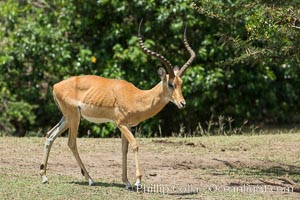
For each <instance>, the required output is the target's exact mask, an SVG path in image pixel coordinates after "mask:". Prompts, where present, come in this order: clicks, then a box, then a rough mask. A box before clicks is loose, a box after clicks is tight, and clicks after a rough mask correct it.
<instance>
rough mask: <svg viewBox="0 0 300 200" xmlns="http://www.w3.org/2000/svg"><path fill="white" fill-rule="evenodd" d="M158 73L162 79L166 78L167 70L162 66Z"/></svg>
mask: <svg viewBox="0 0 300 200" xmlns="http://www.w3.org/2000/svg"><path fill="white" fill-rule="evenodd" d="M157 73H158V76H159V77H160V79H161V80H162V81H163V80H165V79H166V70H165V69H164V68H162V67H160V68H159V69H158V71H157Z"/></svg>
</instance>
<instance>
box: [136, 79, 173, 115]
mask: <svg viewBox="0 0 300 200" xmlns="http://www.w3.org/2000/svg"><path fill="white" fill-rule="evenodd" d="M169 101H170V100H169V99H168V98H167V91H164V87H163V82H160V83H158V84H157V85H156V86H155V87H153V88H152V89H150V90H143V91H142V92H141V93H140V94H139V96H138V98H137V108H138V112H140V113H141V114H142V116H143V118H144V119H147V118H150V117H153V116H154V115H156V114H157V113H158V112H159V111H161V110H162V109H163V107H165V105H166V104H167V103H168V102H169Z"/></svg>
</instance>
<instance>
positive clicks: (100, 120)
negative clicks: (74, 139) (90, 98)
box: [82, 115, 113, 124]
mask: <svg viewBox="0 0 300 200" xmlns="http://www.w3.org/2000/svg"><path fill="white" fill-rule="evenodd" d="M82 117H83V118H84V119H86V120H88V121H90V122H94V123H97V124H100V123H107V122H113V121H112V120H110V119H106V118H96V117H88V116H84V115H82Z"/></svg>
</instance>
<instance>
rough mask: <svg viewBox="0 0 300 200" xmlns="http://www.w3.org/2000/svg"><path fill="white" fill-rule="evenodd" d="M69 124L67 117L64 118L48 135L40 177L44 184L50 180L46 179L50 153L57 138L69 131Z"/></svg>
mask: <svg viewBox="0 0 300 200" xmlns="http://www.w3.org/2000/svg"><path fill="white" fill-rule="evenodd" d="M67 128H68V126H67V122H66V119H65V117H62V118H61V120H60V121H59V122H58V124H56V125H55V126H54V127H53V128H52V129H51V130H50V131H49V132H48V133H47V139H46V142H45V146H44V154H43V159H42V163H41V165H40V175H41V177H42V181H43V183H48V178H47V177H46V168H47V163H48V158H49V153H50V150H51V147H52V144H53V142H54V140H55V139H56V138H57V136H59V135H61V134H62V133H63V132H64V131H65V130H67Z"/></svg>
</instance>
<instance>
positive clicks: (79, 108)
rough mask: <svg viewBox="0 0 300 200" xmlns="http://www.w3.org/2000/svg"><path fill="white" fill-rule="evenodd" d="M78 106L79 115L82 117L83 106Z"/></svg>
mask: <svg viewBox="0 0 300 200" xmlns="http://www.w3.org/2000/svg"><path fill="white" fill-rule="evenodd" d="M77 107H78V111H79V115H80V117H82V115H81V107H80V106H77Z"/></svg>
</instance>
